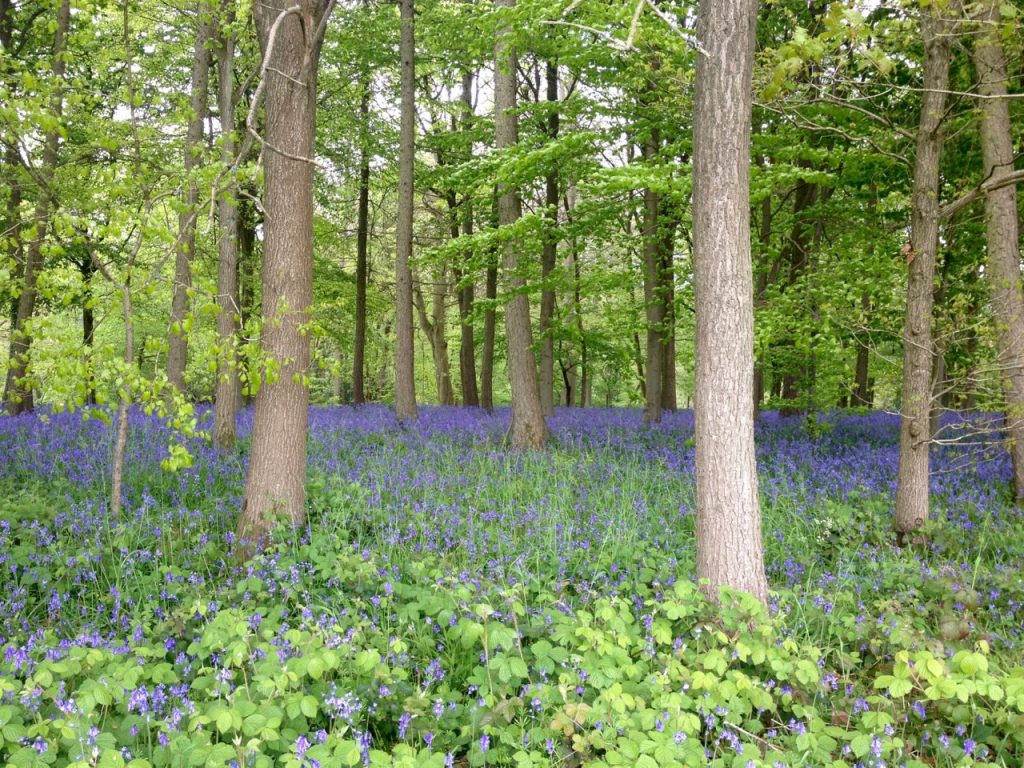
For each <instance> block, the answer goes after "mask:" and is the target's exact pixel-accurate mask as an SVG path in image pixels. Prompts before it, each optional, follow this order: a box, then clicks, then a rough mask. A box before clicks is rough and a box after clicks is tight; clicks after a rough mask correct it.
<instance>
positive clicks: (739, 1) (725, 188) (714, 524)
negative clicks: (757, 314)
mask: <svg viewBox="0 0 1024 768" xmlns="http://www.w3.org/2000/svg"><path fill="white" fill-rule="evenodd" d="M699 19H700V20H699V24H698V40H699V42H700V43H701V45H702V47H703V51H702V52H701V53H700V54H698V56H697V73H696V101H695V106H694V132H693V144H694V165H693V221H694V253H693V262H694V281H695V289H696V300H697V306H696V311H697V345H696V395H695V397H696V400H695V415H696V439H697V456H696V460H697V467H696V476H697V578H698V580H699V581H700V583H701V584H702V587H703V589H704V590H705V591H706V592H707V594H708V595H709V596H710V597H711V598H712V599H715V600H717V599H719V596H720V592H719V590H720V588H721V587H723V586H728V587H732V588H735V589H739V590H742V591H744V592H748V593H750V594H752V595H754V597H756V598H757V599H758V600H760V601H761V602H762V603H763V602H766V601H767V599H768V583H767V579H766V577H765V570H764V554H763V544H762V541H761V513H760V508H759V502H758V488H757V465H756V460H755V456H754V418H753V410H752V409H751V407H750V403H751V401H752V397H753V395H752V392H751V389H752V383H753V380H754V297H753V289H754V285H753V267H752V263H751V254H750V123H751V102H752V96H751V90H752V89H751V78H752V72H753V60H754V39H755V27H756V24H757V2H756V0H701V3H700V13H699Z"/></svg>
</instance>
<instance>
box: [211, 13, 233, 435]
mask: <svg viewBox="0 0 1024 768" xmlns="http://www.w3.org/2000/svg"><path fill="white" fill-rule="evenodd" d="M234 7H235V3H234V0H222V2H221V6H220V13H221V18H220V28H221V30H227V29H230V27H231V24H232V23H233V22H234V17H235V14H234ZM218 37H219V40H218V42H219V46H218V49H217V109H218V112H219V113H220V124H221V146H220V156H221V162H222V163H223V164H224V165H225V166H227V167H230V166H231V165H232V164H233V163H234V160H235V139H234V134H233V129H234V126H235V82H234V53H235V40H234V37H233V35H232V33H231V32H224V31H222V32H221V34H220V35H219V36H218ZM217 222H218V233H217V235H218V236H217V250H218V258H217V307H218V314H217V344H218V345H219V347H220V361H219V365H218V370H217V391H216V393H215V394H214V404H213V443H214V445H215V446H216V447H217V448H219V449H220V450H222V451H230V450H232V449H234V447H235V418H236V415H237V412H238V401H239V388H240V385H239V378H238V363H237V355H236V354H235V342H236V337H237V334H238V318H239V308H238V301H239V299H238V187H237V185H236V183H235V179H234V177H233V176H229V177H227V178H226V179H225V181H224V188H223V189H222V190H221V191H220V196H219V197H218V198H217Z"/></svg>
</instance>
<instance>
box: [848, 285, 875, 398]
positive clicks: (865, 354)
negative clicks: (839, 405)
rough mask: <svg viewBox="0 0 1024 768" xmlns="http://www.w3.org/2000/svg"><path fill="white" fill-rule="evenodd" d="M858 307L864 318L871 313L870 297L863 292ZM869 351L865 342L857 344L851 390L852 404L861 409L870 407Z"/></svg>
mask: <svg viewBox="0 0 1024 768" xmlns="http://www.w3.org/2000/svg"><path fill="white" fill-rule="evenodd" d="M860 306H861V309H863V310H864V315H865V317H866V316H868V315H869V314H870V313H871V295H870V294H869V293H868V292H867V291H864V292H863V293H862V294H861V296H860ZM870 354H871V350H870V349H869V348H868V345H867V342H862V341H858V342H857V365H856V369H855V373H854V383H855V387H854V390H853V404H854V405H859V406H863V407H868V408H870V407H871V404H872V403H871V397H870V393H869V392H868V368H869V364H870V362H871V358H870Z"/></svg>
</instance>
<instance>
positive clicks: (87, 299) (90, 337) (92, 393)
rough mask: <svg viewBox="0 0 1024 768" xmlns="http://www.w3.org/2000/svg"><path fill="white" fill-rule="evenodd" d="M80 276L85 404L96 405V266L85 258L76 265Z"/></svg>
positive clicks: (89, 259)
mask: <svg viewBox="0 0 1024 768" xmlns="http://www.w3.org/2000/svg"><path fill="white" fill-rule="evenodd" d="M78 269H79V272H80V273H81V275H82V349H83V350H84V351H85V355H86V368H85V370H86V382H85V403H86V405H96V380H95V377H94V376H93V368H92V367H93V359H92V352H93V349H92V348H93V341H94V336H95V332H96V316H95V314H94V311H93V307H92V302H93V293H92V278H93V275H95V274H96V266H95V265H94V264H93V263H92V259H91V258H89V257H88V256H86V257H85V258H83V259H82V262H81V263H80V264H79V265H78Z"/></svg>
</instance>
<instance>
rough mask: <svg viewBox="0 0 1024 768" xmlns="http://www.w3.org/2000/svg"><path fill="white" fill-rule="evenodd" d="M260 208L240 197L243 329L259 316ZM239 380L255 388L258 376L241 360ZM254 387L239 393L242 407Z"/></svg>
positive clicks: (239, 248)
mask: <svg viewBox="0 0 1024 768" xmlns="http://www.w3.org/2000/svg"><path fill="white" fill-rule="evenodd" d="M256 224H257V222H256V208H255V206H254V205H253V204H252V202H251V201H250V200H248V199H247V198H245V197H240V198H239V200H238V309H239V315H240V318H239V319H240V325H241V327H242V328H243V329H245V328H246V326H247V325H248V323H249V320H250V318H252V316H253V314H254V313H256V312H258V311H259V310H258V307H257V306H256V275H257V273H258V272H259V271H260V269H261V266H260V265H259V264H257V259H256ZM238 364H239V376H238V377H239V380H240V383H241V380H242V379H243V375H244V379H245V381H246V382H248V383H249V384H251V380H252V376H254V375H255V374H254V372H252V371H250V370H248V362H247V361H246V360H244V359H241V358H239V360H238ZM253 394H254V393H253V392H252V387H251V386H248V385H247V386H243V387H242V388H241V391H240V392H239V395H240V398H239V399H240V400H241V402H242V403H246V404H249V403H252V397H253Z"/></svg>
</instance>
